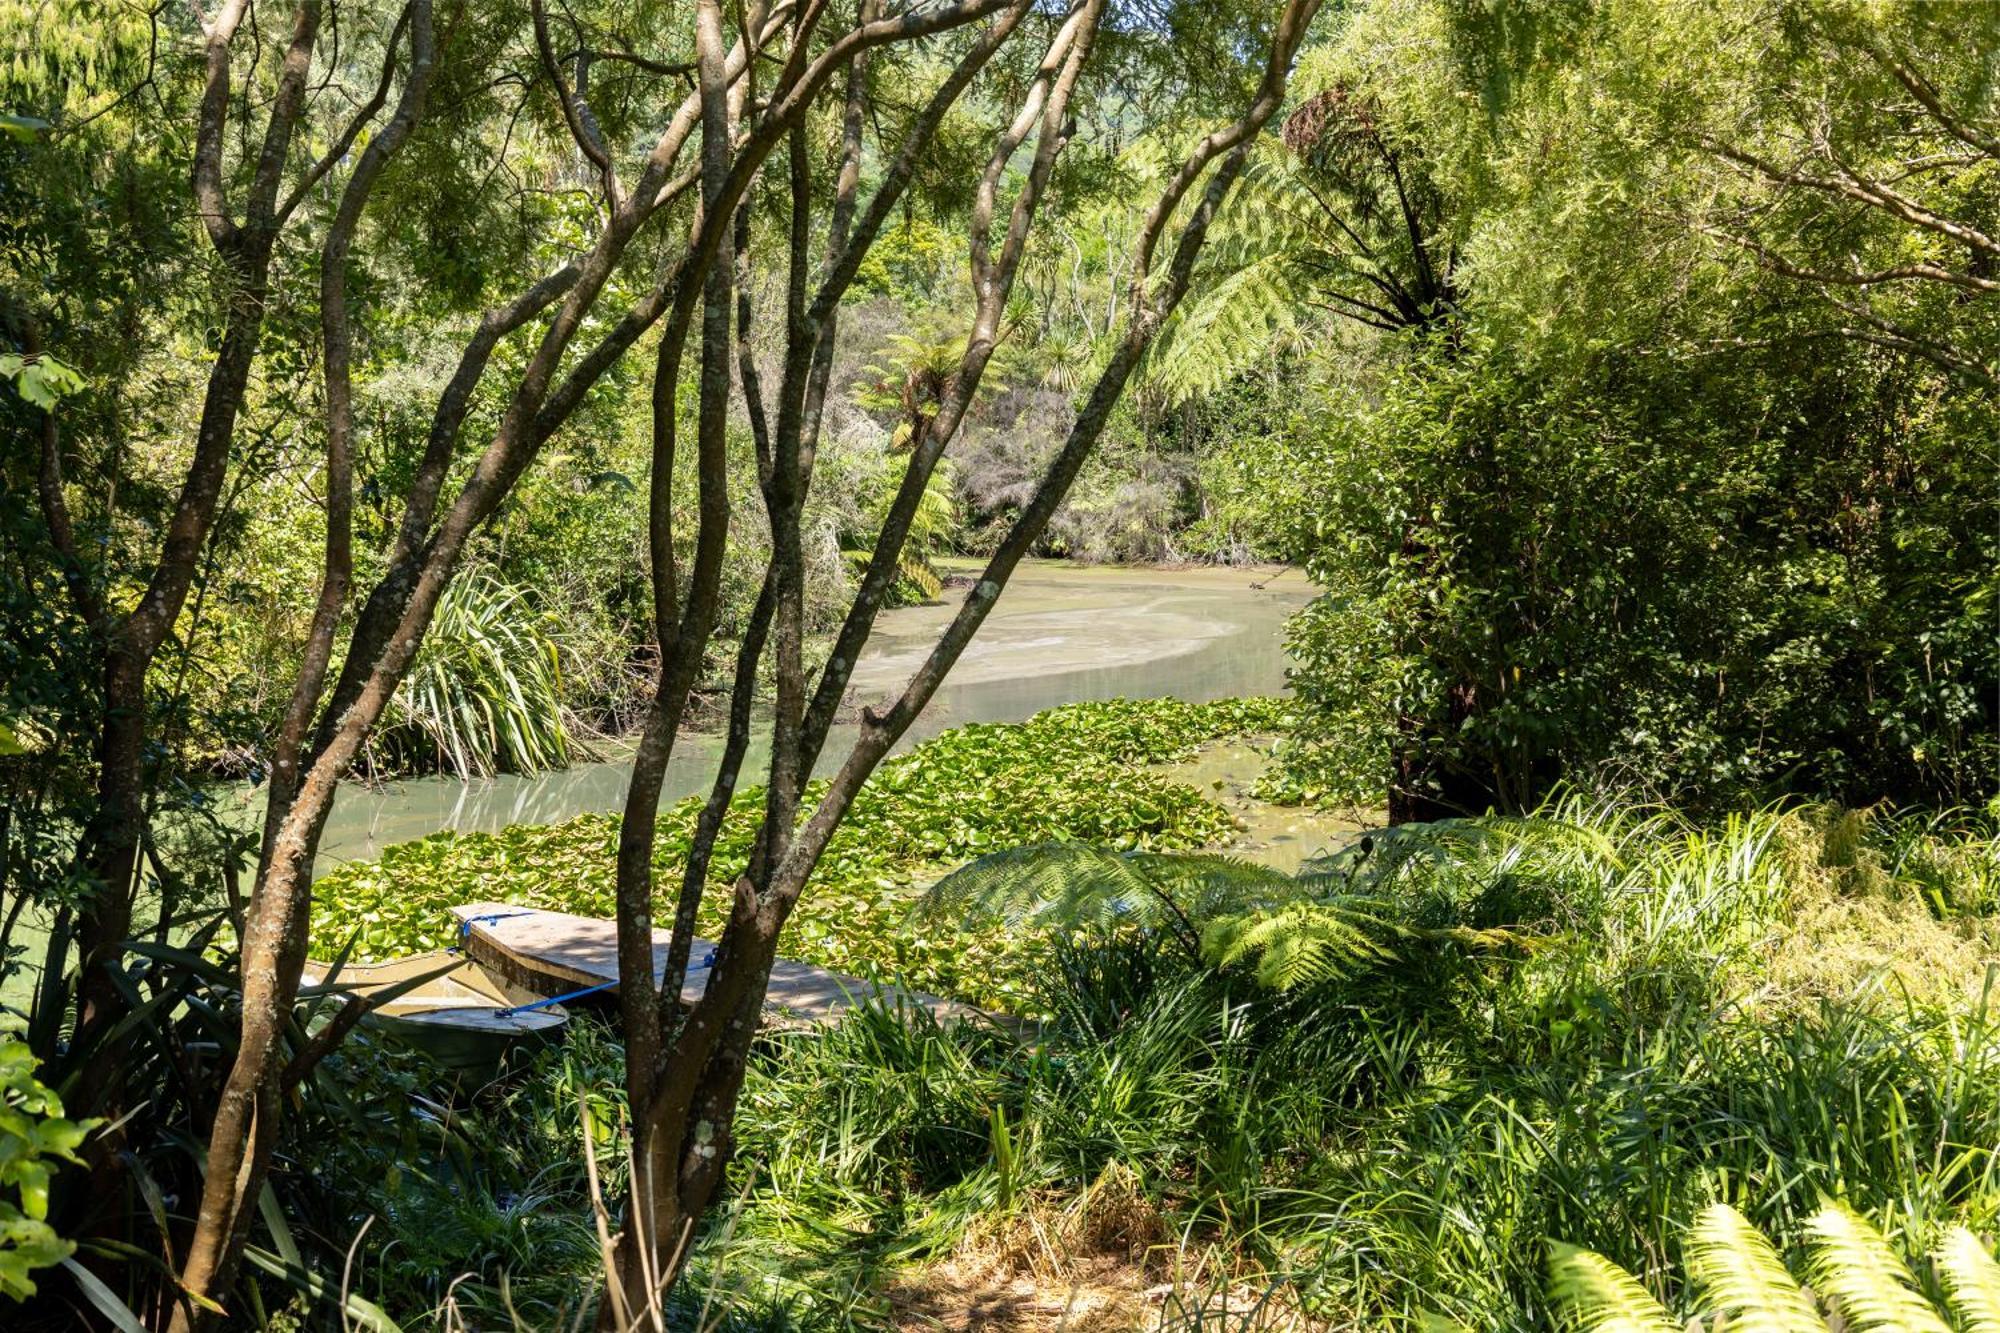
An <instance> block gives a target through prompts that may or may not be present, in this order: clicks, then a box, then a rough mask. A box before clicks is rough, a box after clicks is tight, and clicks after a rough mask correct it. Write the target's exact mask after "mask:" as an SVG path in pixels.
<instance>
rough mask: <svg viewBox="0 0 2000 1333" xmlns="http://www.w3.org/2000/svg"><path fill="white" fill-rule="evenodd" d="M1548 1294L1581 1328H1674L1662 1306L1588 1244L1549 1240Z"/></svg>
mask: <svg viewBox="0 0 2000 1333" xmlns="http://www.w3.org/2000/svg"><path fill="white" fill-rule="evenodd" d="M1549 1294H1550V1295H1551V1296H1552V1297H1554V1298H1555V1301H1556V1304H1557V1305H1558V1306H1559V1307H1561V1309H1562V1312H1563V1314H1564V1316H1565V1321H1564V1324H1565V1327H1568V1328H1572V1329H1576V1330H1579V1333H1678V1326H1677V1325H1676V1324H1675V1323H1674V1321H1673V1317H1672V1316H1671V1315H1669V1314H1668V1313H1667V1310H1666V1307H1665V1306H1663V1305H1661V1304H1660V1303H1659V1301H1657V1300H1655V1299H1654V1298H1653V1294H1652V1293H1651V1292H1649V1291H1647V1290H1646V1289H1645V1287H1643V1286H1641V1285H1640V1284H1639V1280H1638V1279H1637V1278H1635V1277H1633V1276H1632V1275H1631V1274H1630V1273H1628V1272H1626V1271H1625V1270H1624V1269H1622V1268H1620V1267H1619V1266H1618V1265H1617V1264H1614V1263H1612V1262H1611V1261H1610V1260H1609V1259H1606V1258H1605V1257H1604V1256H1603V1255H1601V1254H1597V1253H1595V1252H1594V1251H1591V1250H1583V1249H1578V1248H1577V1247H1576V1246H1574V1245H1565V1244H1563V1243H1562V1242H1561V1241H1553V1242H1551V1243H1550V1245H1549Z"/></svg>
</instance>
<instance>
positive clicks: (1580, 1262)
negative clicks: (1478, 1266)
mask: <svg viewBox="0 0 2000 1333" xmlns="http://www.w3.org/2000/svg"><path fill="white" fill-rule="evenodd" d="M1806 1236H1807V1244H1806V1262H1805V1265H1804V1271H1805V1276H1806V1279H1807V1281H1808V1282H1809V1283H1810V1285H1811V1291H1810V1292H1809V1291H1808V1290H1807V1289H1806V1287H1804V1286H1801V1285H1800V1283H1799V1281H1798V1280H1797V1279H1795V1278H1794V1277H1793V1276H1792V1274H1791V1272H1790V1271H1789V1270H1787V1269H1786V1267H1785V1263H1784V1260H1783V1259H1782V1258H1781V1257H1780V1256H1779V1254H1778V1251H1777V1249H1776V1247H1774V1246H1773V1245H1772V1244H1771V1242H1770V1241H1769V1240H1767V1239H1765V1237H1764V1235H1763V1233H1762V1232H1760V1231H1758V1230H1757V1228H1756V1227H1754V1226H1752V1225H1751V1223H1750V1222H1749V1220H1748V1219H1746V1218H1745V1217H1744V1216H1743V1215H1742V1214H1741V1213H1739V1212H1737V1211H1736V1210H1735V1209H1734V1208H1731V1207H1729V1206H1728V1205H1727V1204H1716V1205H1714V1206H1713V1207H1710V1208H1707V1209H1704V1210H1703V1211H1702V1213H1701V1216H1700V1217H1698V1218H1697V1219H1696V1220H1695V1224H1694V1226H1693V1228H1692V1229H1691V1230H1690V1231H1689V1233H1688V1238H1687V1242H1686V1245H1685V1248H1684V1252H1683V1257H1684V1258H1685V1260H1686V1264H1687V1276H1688V1282H1689V1286H1690V1289H1691V1291H1692V1293H1693V1300H1692V1301H1691V1304H1692V1307H1693V1313H1694V1314H1695V1316H1696V1317H1697V1318H1698V1319H1700V1320H1703V1321H1704V1322H1707V1323H1711V1324H1713V1325H1714V1326H1715V1327H1718V1328H1720V1327H1724V1326H1726V1327H1728V1328H1729V1329H1731V1330H1733V1331H1738V1333H1825V1330H1826V1329H1828V1328H1838V1329H1842V1330H1851V1331H1852V1333H1890V1331H1891V1330H1896V1331H1899V1333H1901V1331H1905V1330H1906V1331H1907V1333H1949V1330H1950V1329H1952V1328H1953V1327H1957V1328H1959V1329H1962V1330H1965V1333H2000V1264H1996V1263H1995V1262H1994V1259H1993V1256H1992V1254H1991V1253H1990V1252H1989V1251H1988V1250H1987V1248H1986V1246H1985V1245H1984V1244H1982V1243H1981V1242H1980V1240H1979V1239H1978V1238H1977V1237H1975V1236H1974V1235H1973V1234H1972V1233H1971V1232H1970V1231H1967V1230H1966V1229H1965V1228H1963V1227H1957V1228H1954V1229H1953V1230H1952V1231H1951V1232H1950V1233H1949V1234H1948V1235H1947V1236H1946V1237H1945V1240H1944V1243H1943V1244H1942V1245H1941V1246H1939V1247H1938V1250H1937V1252H1936V1253H1935V1254H1934V1255H1933V1256H1932V1262H1933V1265H1934V1267H1935V1269H1936V1272H1937V1277H1938V1283H1939V1285H1940V1286H1941V1287H1942V1288H1943V1289H1944V1292H1945V1295H1946V1299H1947V1303H1948V1305H1949V1311H1948V1313H1949V1314H1950V1316H1951V1318H1950V1319H1949V1320H1947V1318H1946V1317H1945V1313H1944V1312H1940V1311H1939V1310H1938V1309H1937V1308H1936V1307H1935V1306H1933V1305H1932V1304H1931V1302H1930V1301H1929V1300H1928V1299H1927V1298H1926V1297H1925V1296H1924V1295H1923V1294H1922V1292H1921V1291H1920V1290H1919V1288H1918V1285H1917V1280H1916V1278H1915V1277H1914V1276H1913V1275H1912V1274H1911V1272H1910V1270H1909V1267H1908V1266H1907V1265H1906V1264H1904V1263H1903V1261H1902V1260H1901V1259H1900V1258H1898V1257H1897V1255H1896V1252H1895V1251H1894V1250H1893V1249H1892V1248H1891V1247H1890V1245H1889V1242H1888V1241H1887V1240H1886V1239H1884V1237H1883V1235H1882V1233H1881V1232H1880V1231H1878V1230H1876V1229H1875V1228H1874V1227H1873V1226H1872V1225H1870V1224H1869V1223H1868V1221H1867V1220H1866V1219H1864V1218H1862V1217H1861V1216H1860V1215H1859V1214H1857V1213H1855V1212H1854V1210H1853V1209H1851V1208H1849V1207H1848V1206H1847V1205H1845V1204H1842V1203H1828V1204H1827V1205H1825V1206H1824V1207H1822V1208H1821V1209H1820V1210H1819V1211H1818V1212H1817V1213H1815V1214H1814V1215H1813V1216H1812V1218H1811V1219H1810V1220H1809V1221H1808V1222H1807V1223H1806ZM1549 1278H1550V1284H1549V1285H1550V1291H1551V1294H1552V1295H1553V1296H1554V1298H1555V1300H1556V1303H1557V1305H1558V1306H1559V1307H1560V1308H1561V1310H1562V1311H1563V1313H1564V1315H1565V1317H1566V1326H1567V1327H1569V1328H1572V1329H1577V1330H1581V1331H1583V1333H1668V1331H1669V1330H1672V1329H1674V1328H1676V1327H1678V1326H1679V1325H1678V1324H1677V1323H1676V1322H1675V1320H1674V1319H1673V1318H1672V1316H1670V1315H1669V1314H1668V1312H1667V1310H1666V1308H1665V1307H1664V1306H1662V1305H1661V1304H1660V1303H1659V1301H1658V1300H1657V1299H1655V1298H1654V1297H1653V1296H1652V1295H1651V1294H1650V1293H1649V1292H1647V1290H1646V1289H1645V1287H1644V1286H1643V1285H1641V1284H1640V1282H1639V1281H1638V1279H1637V1278H1634V1277H1633V1276H1632V1275H1631V1274H1630V1273H1627V1272H1626V1271H1625V1270H1624V1269H1622V1268H1620V1267H1618V1265H1616V1264H1614V1263H1612V1262H1611V1261H1610V1260H1609V1259H1606V1258H1604V1257H1603V1256H1602V1255H1599V1254H1594V1253H1592V1252H1591V1251H1589V1250H1580V1249H1576V1248H1575V1247H1573V1246H1569V1245H1563V1244H1554V1245H1552V1246H1551V1247H1550V1256H1549ZM1813 1293H1817V1303H1816V1302H1815V1296H1814V1294H1813Z"/></svg>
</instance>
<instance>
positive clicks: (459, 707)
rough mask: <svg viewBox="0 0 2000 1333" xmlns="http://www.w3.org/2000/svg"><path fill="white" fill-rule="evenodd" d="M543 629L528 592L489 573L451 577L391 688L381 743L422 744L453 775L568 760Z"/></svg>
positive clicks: (558, 686) (556, 669) (558, 668)
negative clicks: (412, 657) (410, 661)
mask: <svg viewBox="0 0 2000 1333" xmlns="http://www.w3.org/2000/svg"><path fill="white" fill-rule="evenodd" d="M549 630H550V618H549V616H548V615H547V614H546V613H545V612H541V611H538V610H537V609H535V607H534V606H533V605H532V604H531V603H530V602H529V600H528V597H527V594H526V592H525V591H524V590H523V589H520V588H516V587H513V586H512V585H510V584H507V583H504V582H502V581H501V580H500V579H499V578H497V577H496V576H494V575H493V574H492V573H490V572H488V571H485V570H468V571H467V572H466V573H464V574H461V575H460V576H459V577H458V578H456V579H454V580H452V582H451V584H450V586H449V587H447V588H446V589H445V591H444V595H443V596H442V597H440V598H439V599H438V609H437V616H436V618H435V619H434V620H433V621H432V623H431V628H430V632H429V633H428V634H426V635H425V636H424V642H423V646H422V647H421V648H420V649H419V650H418V652H417V660H416V664H415V665H414V666H413V667H412V668H411V669H410V674H409V675H408V676H407V677H406V678H405V679H404V681H403V688H402V689H401V690H400V691H399V692H398V693H397V696H396V702H395V706H394V709H393V716H394V719H395V720H394V723H393V725H392V726H390V727H388V728H386V729H385V740H386V741H387V742H388V743H389V744H390V745H391V746H395V747H399V748H425V749H429V750H430V751H432V752H433V753H434V754H435V756H436V758H437V762H438V763H439V764H440V765H441V766H444V767H447V768H449V769H450V770H451V771H452V772H454V773H457V774H458V775H459V776H460V777H471V776H474V775H480V776H484V775H487V774H491V773H494V772H496V771H500V770H510V771H513V772H518V773H532V772H535V771H538V770H541V769H549V768H560V767H562V766H563V765H564V764H566V763H568V762H569V730H568V727H567V726H566V724H565V723H564V720H563V712H562V660H561V657H560V655H559V653H558V652H557V648H556V643H555V640H554V639H553V638H552V637H551V635H550V633H549ZM412 741H414V742H416V747H412V745H411V742H412Z"/></svg>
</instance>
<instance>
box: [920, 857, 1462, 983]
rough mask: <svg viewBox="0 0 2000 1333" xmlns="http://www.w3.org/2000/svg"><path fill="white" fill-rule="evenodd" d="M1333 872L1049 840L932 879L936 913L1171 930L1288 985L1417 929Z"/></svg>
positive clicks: (1369, 957) (1377, 957)
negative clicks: (1346, 887)
mask: <svg viewBox="0 0 2000 1333" xmlns="http://www.w3.org/2000/svg"><path fill="white" fill-rule="evenodd" d="M1338 887H1339V886H1338V884H1337V883H1336V882H1335V881H1332V880H1329V879H1327V878H1325V877H1323V876H1306V877H1296V878H1295V877H1293V876H1290V875H1286V874H1284V873H1282V872H1281V871H1277V870H1273V869H1271V868H1270V867H1268V866H1261V865H1257V864H1256V863H1254V862H1250V861H1246V860H1243V859H1241V858H1239V857H1234V856H1228V855H1224V854H1220V853H1214V852H1195V853H1161V852H1116V851H1111V850H1109V849H1106V848H1102V847H1095V846H1092V845H1090V844H1087V843H1072V842H1058V843H1040V844H1035V845H1031V846H1027V847H1015V848H1010V849H1009V850H1007V851H1002V852H995V853H993V854H991V855H988V856H983V857H981V858H979V859H978V860H977V861H973V862H971V863H970V864H968V865H965V866H962V867H960V868H959V869H958V870H955V871H953V872H952V873H951V874H949V875H947V876H945V877H944V878H943V879H941V880H939V881H938V882H937V883H936V884H934V885H932V886H931V888H930V890H929V891H928V892H927V893H926V894H925V895H924V898H923V901H922V903H921V904H920V908H919V910H920V911H921V912H922V913H923V914H924V915H925V916H927V917H930V918H931V919H940V918H959V919H965V918H973V919H977V918H980V917H985V918H989V919H1000V920H1006V921H1009V922H1012V923H1014V924H1017V925H1028V926H1036V927H1050V928H1056V929H1068V930H1074V929H1083V928H1094V929H1105V928H1115V927H1119V926H1135V927H1141V928H1152V929H1165V930H1168V931H1170V932H1172V933H1173V935H1174V936H1175V937H1177V938H1178V939H1180V940H1181V942H1182V943H1183V944H1184V945H1185V946H1186V947H1187V949H1188V951H1189V952H1190V953H1191V954H1194V955H1196V956H1198V957H1200V958H1203V959H1204V960H1206V961H1207V962H1209V963H1210V964H1212V965H1214V966H1216V967H1234V966H1239V965H1249V966H1251V967H1252V969H1253V972H1254V975H1255V976H1256V978H1257V980H1258V981H1259V982H1260V983H1262V984H1264V985H1267V986H1271V987H1275V988H1281V989H1282V988H1289V987H1293V986H1299V985H1305V984H1309V983H1312V982H1316V981H1325V980H1329V979H1332V978H1335V977H1339V976H1345V975H1348V974H1350V973H1352V972H1354V971H1356V970H1359V969H1361V968H1363V967H1367V966H1370V965H1374V964H1377V963H1380V962H1383V961H1385V960H1387V959H1388V958H1390V957H1392V956H1393V951H1392V950H1391V949H1390V948H1389V947H1388V941H1390V940H1392V939H1394V938H1395V937H1397V936H1399V935H1410V934H1427V935H1442V934H1444V933H1446V932H1414V931H1411V930H1409V929H1408V928H1406V927H1402V926H1400V925H1398V924H1396V923H1395V922H1393V921H1392V920H1390V919H1389V918H1388V917H1387V916H1386V915H1385V913H1386V911H1387V909H1388V904H1387V903H1386V902H1384V901H1381V900H1378V899H1373V898H1368V897H1365V896H1360V895H1354V894H1347V893H1341V892H1337V891H1336V890H1337V889H1338Z"/></svg>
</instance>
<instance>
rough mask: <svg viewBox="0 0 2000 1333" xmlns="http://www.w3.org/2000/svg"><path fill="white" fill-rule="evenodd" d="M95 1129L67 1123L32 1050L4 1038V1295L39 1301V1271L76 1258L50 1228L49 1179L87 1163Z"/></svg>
mask: <svg viewBox="0 0 2000 1333" xmlns="http://www.w3.org/2000/svg"><path fill="white" fill-rule="evenodd" d="M95 1124H96V1122H95V1121H90V1120H86V1121H83V1122H81V1123H78V1122H76V1121H72V1120H66V1119H64V1118H63V1107H62V1101H61V1099H60V1098H58V1097H57V1096H56V1094H55V1093H53V1092H51V1091H50V1090H49V1089H48V1088H46V1087H44V1086H42V1084H41V1083H40V1081H38V1080H37V1079H36V1078H35V1057H34V1055H33V1053H32V1052H30V1051H29V1049H28V1047H27V1044H26V1043H25V1042H21V1041H17V1040H15V1039H13V1038H11V1037H8V1038H0V1191H4V1192H0V1295H4V1296H9V1297H12V1298H13V1299H14V1300H17V1301H18V1300H25V1299H26V1298H28V1297H30V1296H32V1295H34V1294H35V1281H34V1278H33V1276H32V1274H33V1273H34V1271H35V1270H36V1269H38V1268H47V1267H49V1266H50V1265H52V1264H59V1263H61V1262H62V1261H63V1260H65V1259H67V1258H69V1256H70V1255H71V1254H72V1253H74V1252H75V1250H76V1243H75V1242H74V1241H70V1240H65V1239H63V1238H62V1237H61V1236H59V1235H57V1234H56V1231H55V1228H53V1227H51V1226H50V1225H49V1224H48V1221H47V1218H48V1215H49V1177H50V1176H51V1175H52V1174H53V1173H54V1170H55V1168H56V1166H57V1165H58V1164H60V1163H63V1162H77V1161H80V1160H81V1159H80V1158H78V1157H77V1155H76V1150H77V1148H78V1146H79V1145H81V1144H82V1143H83V1140H84V1136H85V1135H86V1134H88V1133H89V1132H90V1131H91V1129H92V1128H93V1127H94V1126H95Z"/></svg>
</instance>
